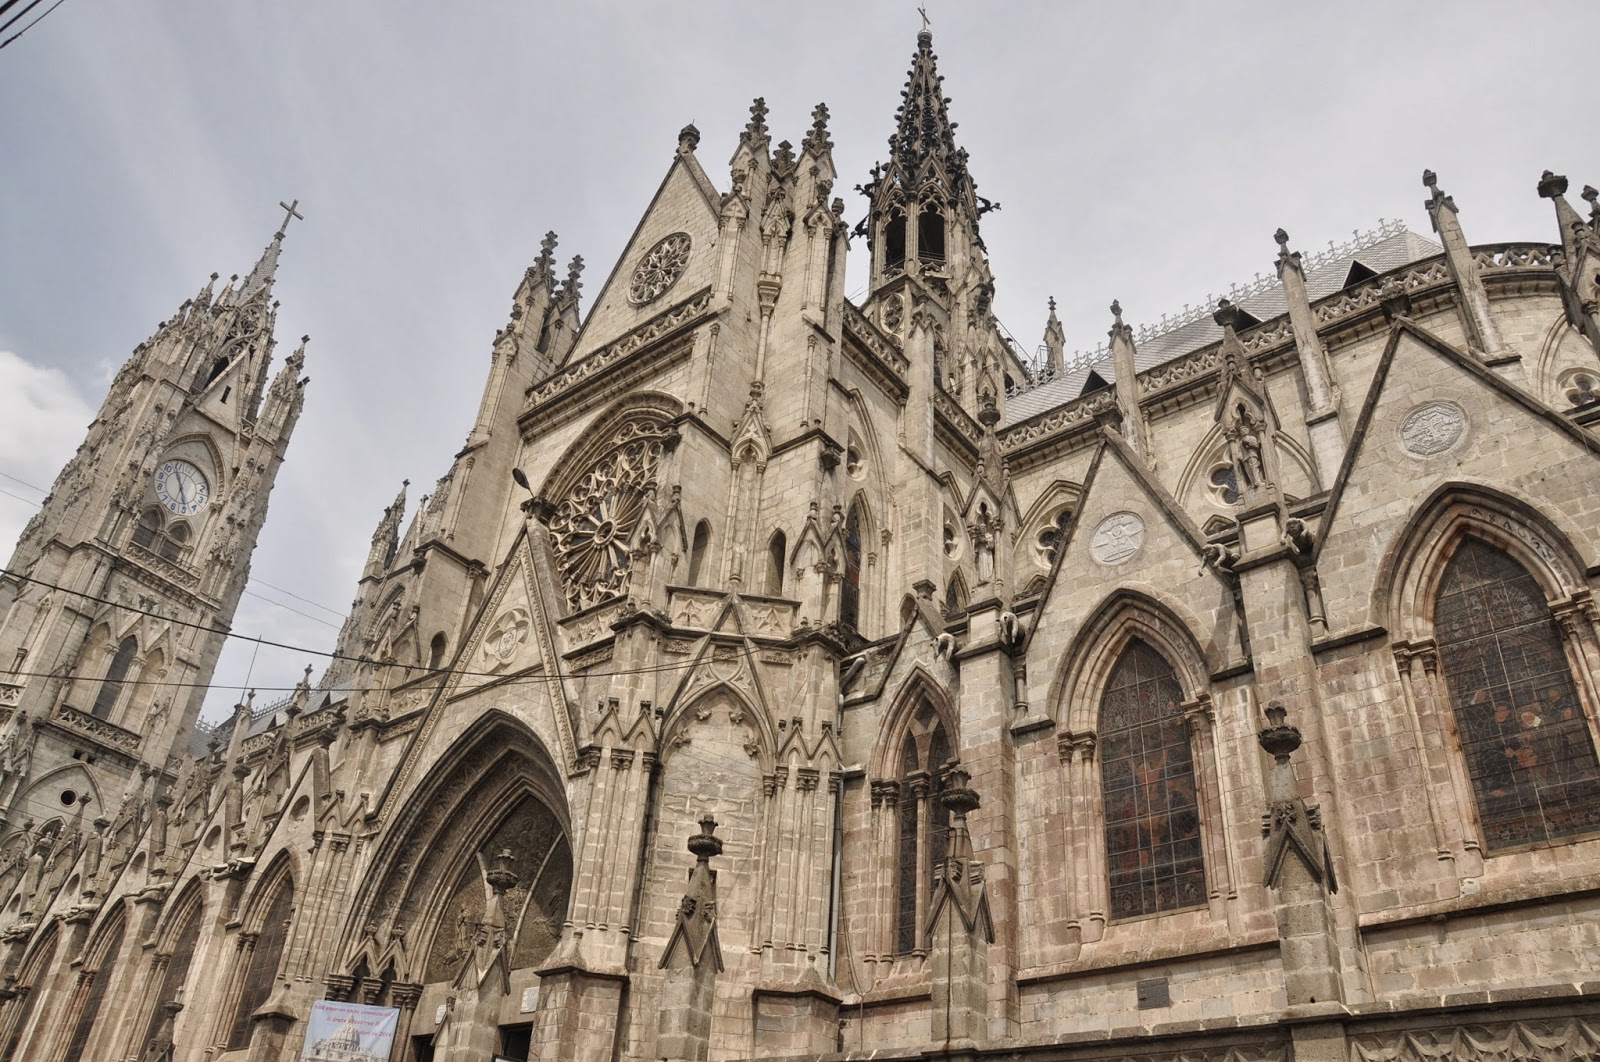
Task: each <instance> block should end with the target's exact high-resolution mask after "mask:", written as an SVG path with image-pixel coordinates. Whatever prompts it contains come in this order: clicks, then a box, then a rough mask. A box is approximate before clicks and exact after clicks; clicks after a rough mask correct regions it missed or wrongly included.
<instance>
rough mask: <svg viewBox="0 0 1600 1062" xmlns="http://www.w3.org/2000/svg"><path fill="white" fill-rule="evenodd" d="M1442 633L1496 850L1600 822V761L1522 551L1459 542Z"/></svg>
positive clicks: (1438, 608)
mask: <svg viewBox="0 0 1600 1062" xmlns="http://www.w3.org/2000/svg"><path fill="white" fill-rule="evenodd" d="M1433 622H1434V640H1435V642H1436V644H1437V646H1438V651H1439V663H1440V670H1441V672H1442V673H1443V675H1444V681H1445V687H1446V689H1447V690H1448V691H1449V694H1450V705H1451V709H1452V710H1453V712H1454V714H1455V723H1456V732H1457V733H1458V734H1459V735H1460V741H1461V753H1462V756H1463V757H1464V758H1465V760H1466V765H1467V776H1468V779H1469V781H1470V783H1471V787H1472V798H1473V802H1474V804H1475V805H1476V807H1477V811H1478V821H1479V824H1480V825H1481V827H1482V830H1483V842H1484V847H1485V849H1486V850H1487V851H1489V852H1491V853H1493V852H1496V851H1505V850H1506V849H1510V848H1517V847H1521V846H1523V845H1528V844H1536V843H1540V842H1548V841H1553V840H1556V839H1558V838H1561V837H1570V836H1573V835H1575V834H1581V833H1589V832H1592V831H1595V830H1600V763H1597V761H1596V757H1595V748H1594V740H1593V738H1592V737H1591V735H1590V733H1589V727H1588V723H1587V721H1586V720H1585V718H1584V710H1583V706H1582V703H1581V702H1580V701H1579V699H1578V689H1577V685H1576V683H1574V681H1573V677H1572V669H1571V666H1570V665H1569V663H1568V661H1567V655H1566V650H1565V647H1564V645H1563V643H1562V637H1561V630H1560V627H1559V626H1558V624H1557V623H1556V620H1555V618H1554V617H1553V616H1552V615H1551V613H1550V604H1549V601H1548V599H1547V598H1546V596H1545V593H1544V590H1543V589H1542V588H1541V587H1540V586H1539V583H1538V582H1537V581H1536V580H1535V579H1534V577H1533V575H1532V574H1531V573H1529V571H1528V570H1527V569H1526V568H1524V567H1523V566H1522V565H1521V564H1519V563H1518V562H1517V561H1516V560H1515V559H1514V558H1512V557H1511V556H1510V555H1509V554H1507V553H1505V552H1504V551H1502V550H1499V549H1496V548H1495V547H1494V546H1491V545H1489V544H1488V543H1487V542H1484V541H1482V540H1480V539H1477V538H1471V537H1468V538H1466V539H1464V540H1463V541H1462V542H1461V545H1460V546H1459V547H1458V548H1457V550H1456V552H1455V554H1454V556H1452V557H1451V558H1450V561H1449V563H1448V564H1446V566H1445V570H1444V574H1443V577H1442V578H1441V580H1440V583H1439V590H1438V594H1437V597H1436V598H1435V600H1434V621H1433Z"/></svg>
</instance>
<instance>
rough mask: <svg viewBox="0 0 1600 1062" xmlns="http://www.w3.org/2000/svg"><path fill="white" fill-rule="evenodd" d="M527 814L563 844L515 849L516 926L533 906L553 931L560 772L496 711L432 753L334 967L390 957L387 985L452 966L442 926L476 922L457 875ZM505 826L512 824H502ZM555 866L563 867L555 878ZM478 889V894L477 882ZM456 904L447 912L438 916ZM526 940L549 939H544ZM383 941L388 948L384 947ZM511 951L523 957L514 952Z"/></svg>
mask: <svg viewBox="0 0 1600 1062" xmlns="http://www.w3.org/2000/svg"><path fill="white" fill-rule="evenodd" d="M524 811H526V812H527V813H528V814H527V815H526V816H524V817H525V818H529V820H530V822H532V820H533V819H536V820H537V822H532V825H531V826H530V829H531V830H532V832H533V833H538V834H539V835H540V836H544V835H545V834H549V835H550V836H551V837H552V838H554V837H556V835H559V841H560V843H561V850H560V851H552V849H551V847H550V846H549V845H545V846H543V847H542V848H541V850H540V851H538V852H537V853H534V852H533V849H534V848H535V847H539V846H537V845H531V844H530V845H528V846H525V849H519V850H518V851H517V852H516V856H517V860H516V862H515V863H514V868H513V869H514V870H515V872H516V873H517V874H518V878H519V885H518V886H517V887H516V888H517V889H519V890H524V891H526V893H527V895H526V896H523V897H522V898H523V899H525V900H529V902H530V903H531V904H533V906H532V907H527V908H525V909H523V914H522V917H523V919H524V921H522V922H520V923H519V925H522V926H525V927H526V926H531V925H532V924H533V923H532V922H530V921H527V920H526V919H527V917H528V912H530V911H533V910H537V911H538V912H541V914H540V915H539V917H543V918H545V919H546V928H547V929H549V928H550V927H549V918H550V917H554V919H555V926H556V927H557V928H558V927H559V925H560V922H561V920H563V919H564V918H565V916H566V911H567V906H568V904H569V902H570V894H571V885H572V880H571V875H572V853H571V844H570V840H568V839H569V838H570V836H571V824H570V818H569V813H568V810H567V804H566V792H565V786H564V784H563V782H562V778H561V772H560V770H559V769H558V767H557V765H556V761H555V759H554V758H553V757H552V756H551V754H550V752H549V750H548V749H547V748H546V747H545V745H544V743H543V742H542V741H541V740H540V739H539V737H538V735H537V734H535V733H534V732H533V730H532V729H531V728H530V727H528V726H527V725H526V724H525V723H523V722H522V721H520V720H518V719H516V718H514V717H512V716H510V715H508V714H507V713H505V712H503V711H500V710H498V709H494V710H490V711H488V712H485V713H484V714H483V715H482V716H480V717H479V718H478V719H477V720H476V721H475V722H473V723H472V725H471V726H469V727H468V728H467V729H466V731H465V732H464V733H463V734H461V735H460V736H459V737H458V738H456V740H455V741H454V742H452V743H451V745H450V746H449V747H448V748H447V749H445V750H444V752H443V753H442V754H441V755H440V756H438V758H437V759H436V760H435V761H434V763H433V767H432V769H430V770H429V771H428V772H427V774H426V775H424V776H423V778H422V780H421V781H420V782H419V783H418V784H417V785H416V787H415V788H414V789H412V790H411V792H410V793H409V794H407V795H406V797H405V799H404V801H403V802H402V803H401V804H400V807H399V810H398V812H397V813H396V814H395V815H394V817H393V818H392V820H391V821H390V822H389V823H388V824H387V828H386V829H385V830H384V833H383V837H382V840H381V841H380V843H379V847H378V851H377V854H376V855H375V857H374V859H373V861H372V863H371V865H370V866H371V869H370V870H369V871H368V873H367V875H366V877H365V879H364V880H363V881H362V883H361V884H360V886H359V887H358V889H357V893H356V900H355V902H354V903H353V904H352V905H351V909H350V915H349V917H348V919H347V921H346V922H345V926H344V932H343V935H342V941H341V943H340V945H339V948H338V951H337V954H338V955H339V956H341V958H340V960H339V961H338V962H337V963H336V964H335V968H336V969H338V970H340V971H351V970H354V969H355V968H356V967H357V965H358V964H359V963H360V962H361V960H362V959H363V957H365V958H366V960H367V962H368V968H369V971H382V970H383V969H384V968H385V967H386V966H387V965H388V964H389V963H390V962H391V961H392V962H393V963H394V967H395V969H394V975H393V983H395V984H400V983H405V984H407V985H411V986H420V985H421V984H423V983H424V981H423V979H424V978H425V977H427V976H429V974H430V967H433V969H432V971H431V972H437V967H436V966H434V961H435V959H437V960H438V961H439V962H444V963H446V964H448V962H447V960H448V958H449V956H450V955H451V954H453V952H452V949H453V948H455V947H456V946H457V945H458V944H459V941H455V940H453V939H451V940H446V939H445V934H446V932H447V931H450V932H453V931H455V930H456V929H458V928H459V924H460V922H461V919H460V918H454V916H455V915H463V916H464V917H465V919H466V920H467V921H468V922H470V921H471V920H472V914H473V912H472V910H471V909H468V908H470V903H471V899H470V897H471V890H470V889H468V888H465V887H464V886H463V875H464V874H465V873H466V872H467V871H470V870H472V869H473V868H474V867H476V866H478V864H479V859H478V857H479V856H480V855H481V854H482V851H481V850H483V849H484V848H485V847H486V846H488V845H490V844H492V843H496V839H497V838H498V837H500V835H501V832H502V830H503V829H505V828H509V829H511V831H512V832H514V833H515V832H517V831H518V830H519V829H521V827H520V826H519V825H517V823H518V822H520V821H521V819H519V815H523V812H524ZM508 823H511V824H512V825H511V826H510V827H507V824H508ZM491 854H492V853H491ZM546 856H549V857H550V860H549V861H548V862H544V864H543V866H544V869H543V870H542V871H541V870H540V869H539V867H537V866H534V865H532V864H529V865H524V862H523V861H524V859H537V860H539V861H544V860H545V857H546ZM552 871H558V872H559V873H557V874H556V875H555V877H551V876H550V874H551V872H552ZM558 878H559V880H557V879H558ZM538 882H543V884H544V886H545V891H543V892H538V893H537V895H536V894H535V892H536V890H535V889H533V888H530V887H529V883H538ZM479 892H480V896H479V899H480V900H481V892H482V885H481V882H480V883H479ZM452 904H454V905H455V906H454V907H451V911H452V912H453V913H452V915H451V917H442V916H439V915H438V912H439V911H440V910H442V909H444V908H446V907H450V906H451V905H452ZM463 904H465V905H467V906H465V907H463V906H462V905H463ZM551 911H554V912H555V914H554V915H553V916H552V915H551V913H550V912H551ZM452 918H454V920H452ZM447 923H448V925H447ZM397 932H400V933H402V935H403V936H404V938H405V941H404V947H403V948H400V949H397V948H395V947H393V946H392V944H393V942H394V940H395V936H396V933H397ZM553 932H554V930H553V929H552V930H551V933H552V934H553ZM528 940H529V941H533V943H547V944H550V945H553V944H554V939H553V936H549V935H547V936H545V937H540V939H539V941H534V940H533V938H532V937H529V938H528ZM382 941H389V942H390V944H391V946H388V947H383V946H380V942H382ZM531 946H532V945H531V944H530V947H531ZM440 949H442V950H440ZM436 952H437V954H435V953H436ZM513 953H514V955H518V954H522V953H521V952H517V951H516V950H515V949H514V951H513ZM537 958H542V955H540V956H538V957H537ZM528 961H529V962H536V961H537V959H529V960H528ZM401 1032H402V1034H403V1032H404V1030H401Z"/></svg>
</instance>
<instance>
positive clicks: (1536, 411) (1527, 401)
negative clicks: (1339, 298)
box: [1314, 317, 1595, 555]
mask: <svg viewBox="0 0 1600 1062" xmlns="http://www.w3.org/2000/svg"><path fill="white" fill-rule="evenodd" d="M1408 337H1409V338H1410V339H1412V340H1415V344H1414V346H1413V347H1412V349H1417V350H1420V351H1425V352H1427V353H1428V354H1430V355H1431V356H1433V357H1435V358H1437V359H1438V360H1440V361H1443V362H1444V363H1445V364H1448V365H1451V366H1453V367H1455V368H1456V369H1459V370H1460V371H1461V373H1462V374H1463V375H1464V376H1465V378H1466V379H1467V380H1470V381H1471V383H1470V384H1468V385H1467V388H1469V389H1476V388H1478V387H1481V388H1486V389H1488V390H1490V391H1492V392H1494V393H1495V394H1497V395H1498V396H1499V397H1500V398H1502V399H1504V400H1505V401H1506V402H1507V403H1508V404H1509V405H1511V406H1512V407H1514V408H1517V409H1520V410H1522V411H1523V413H1524V414H1526V416H1527V417H1529V418H1531V419H1533V420H1535V421H1538V422H1540V423H1542V424H1544V425H1545V426H1547V427H1548V428H1550V429H1552V430H1554V431H1556V432H1557V433H1559V434H1561V435H1564V436H1566V437H1568V438H1570V439H1571V440H1572V441H1573V442H1574V443H1575V444H1576V445H1577V446H1578V447H1580V448H1581V449H1582V450H1584V451H1586V452H1589V453H1594V452H1595V438H1594V436H1593V435H1591V434H1590V433H1589V432H1587V431H1585V430H1584V429H1583V428H1581V427H1579V426H1578V425H1576V424H1574V423H1573V422H1572V421H1570V420H1568V419H1567V418H1566V417H1564V416H1562V415H1561V414H1560V413H1557V412H1556V411H1555V410H1553V409H1551V408H1550V407H1549V406H1547V405H1545V404H1544V403H1543V402H1541V401H1539V400H1538V399H1537V398H1535V397H1534V396H1533V395H1531V394H1529V393H1528V392H1527V391H1524V390H1523V389H1522V388H1520V387H1518V386H1516V385H1515V384H1513V383H1511V382H1510V381H1508V380H1506V379H1505V378H1504V377H1502V376H1500V375H1499V374H1498V373H1495V372H1493V371H1491V370H1490V369H1489V368H1488V367H1487V366H1485V365H1484V364H1483V363H1482V362H1480V361H1478V359H1476V358H1474V357H1472V356H1471V355H1469V354H1467V353H1466V352H1464V351H1461V350H1459V349H1457V348H1456V347H1454V346H1452V345H1451V344H1450V343H1448V342H1446V341H1445V340H1443V339H1441V338H1440V337H1438V336H1436V335H1434V334H1433V333H1432V332H1430V331H1428V330H1427V329H1425V328H1423V327H1422V326H1421V325H1419V324H1417V323H1416V322H1415V321H1413V320H1411V319H1410V318H1407V317H1398V318H1396V319H1395V322H1394V325H1393V326H1392V328H1391V329H1390V333H1389V342H1388V344H1387V345H1386V346H1385V347H1384V349H1383V355H1382V357H1380V358H1379V359H1378V366H1377V368H1376V370H1375V371H1374V372H1373V374H1372V384H1371V386H1370V387H1368V389H1367V397H1366V399H1365V400H1364V401H1363V402H1362V404H1361V412H1360V413H1359V414H1358V415H1357V417H1356V423H1355V427H1354V428H1353V429H1352V431H1351V433H1350V443H1349V445H1348V446H1347V447H1346V449H1345V455H1344V461H1343V462H1342V463H1341V464H1340V466H1339V473H1338V475H1337V476H1336V477H1335V478H1334V481H1333V487H1332V488H1331V489H1330V490H1329V492H1328V503H1327V506H1326V507H1325V508H1324V510H1323V514H1322V523H1321V526H1320V527H1319V528H1318V530H1317V540H1316V550H1315V554H1314V555H1320V554H1321V552H1322V547H1323V545H1324V544H1325V543H1326V542H1327V541H1328V537H1329V535H1330V534H1332V531H1333V528H1334V527H1335V526H1336V525H1337V524H1338V522H1339V516H1340V513H1341V503H1342V502H1343V501H1344V496H1345V493H1346V492H1347V490H1348V488H1349V485H1350V482H1351V478H1352V474H1353V473H1354V471H1355V469H1356V466H1357V465H1358V464H1359V463H1360V462H1361V461H1362V459H1363V456H1364V455H1365V453H1366V450H1367V440H1368V437H1369V435H1370V434H1371V428H1372V424H1373V421H1374V418H1375V417H1376V416H1377V414H1378V412H1379V408H1380V407H1381V406H1383V405H1384V399H1385V397H1386V393H1385V385H1386V383H1387V382H1388V379H1389V373H1390V371H1391V370H1392V369H1393V367H1394V364H1395V361H1396V358H1397V356H1398V355H1399V353H1400V351H1401V350H1402V348H1403V347H1404V346H1405V344H1403V342H1402V340H1403V339H1405V338H1408ZM1430 383H1439V384H1442V383H1443V381H1442V380H1441V379H1440V378H1439V377H1431V378H1430ZM1450 391H1451V389H1450V387H1449V386H1448V385H1447V384H1446V385H1444V386H1441V387H1439V388H1438V394H1437V395H1432V394H1430V396H1429V398H1430V399H1434V398H1437V399H1446V398H1448V397H1449V395H1450ZM1413 402H1414V399H1413ZM1410 408H1411V406H1409V405H1408V406H1407V409H1410ZM1474 427H1475V430H1476V431H1477V432H1478V433H1479V434H1480V435H1481V434H1485V433H1486V431H1487V428H1488V425H1483V424H1479V425H1475V426H1474ZM1495 427H1496V431H1495V434H1496V435H1497V436H1501V437H1505V436H1506V435H1508V432H1507V431H1506V430H1505V429H1506V427H1507V426H1506V425H1500V424H1497V425H1496V426H1495ZM1418 471H1421V466H1420V465H1419V466H1418ZM1461 471H1462V470H1461V469H1460V468H1459V467H1457V468H1453V469H1452V472H1454V473H1455V474H1457V475H1459V473H1460V472H1461ZM1441 477H1443V473H1441ZM1415 486H1416V487H1417V488H1418V489H1416V490H1413V491H1412V494H1413V496H1415V495H1420V494H1423V493H1426V490H1425V489H1424V488H1423V487H1422V485H1421V484H1415Z"/></svg>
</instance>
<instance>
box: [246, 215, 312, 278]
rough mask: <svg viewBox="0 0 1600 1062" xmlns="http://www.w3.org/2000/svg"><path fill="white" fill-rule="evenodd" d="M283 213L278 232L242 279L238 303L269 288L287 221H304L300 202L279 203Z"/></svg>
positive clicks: (281, 248) (275, 274)
mask: <svg viewBox="0 0 1600 1062" xmlns="http://www.w3.org/2000/svg"><path fill="white" fill-rule="evenodd" d="M278 205H279V206H280V207H282V208H283V209H284V211H285V213H284V216H283V224H282V225H279V226H278V231H277V232H274V233H273V234H272V239H271V240H269V241H268V242H267V248H266V250H264V251H262V252H261V258H260V260H259V261H257V262H256V265H255V268H254V269H252V270H250V274H249V275H248V276H247V277H245V278H244V283H243V284H241V285H240V286H239V294H238V301H240V302H243V301H245V300H246V299H248V298H250V296H251V295H254V294H255V293H256V292H258V291H260V290H262V289H265V288H270V287H271V286H272V282H273V280H274V279H275V278H276V277H277V275H278V254H279V253H280V252H281V251H282V250H283V237H284V234H285V233H287V232H288V230H289V220H290V219H291V218H299V219H300V220H302V221H304V220H305V216H304V215H303V214H301V213H300V211H299V209H298V208H299V206H300V200H298V199H296V200H295V201H294V202H293V203H279V204H278Z"/></svg>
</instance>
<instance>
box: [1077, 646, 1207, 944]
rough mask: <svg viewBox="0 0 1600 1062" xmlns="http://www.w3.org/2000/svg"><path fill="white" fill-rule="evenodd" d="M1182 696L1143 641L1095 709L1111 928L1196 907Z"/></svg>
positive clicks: (1195, 822) (1201, 892)
mask: <svg viewBox="0 0 1600 1062" xmlns="http://www.w3.org/2000/svg"><path fill="white" fill-rule="evenodd" d="M1182 703H1183V690H1182V687H1181V686H1180V685H1179V684H1178V678H1177V675H1176V673H1175V672H1174V671H1173V669H1172V666H1171V665H1170V664H1169V663H1167V661H1166V660H1165V658H1163V657H1162V656H1161V654H1160V653H1158V652H1156V651H1155V650H1154V649H1152V648H1151V647H1150V646H1149V645H1148V644H1146V643H1145V642H1142V641H1139V640H1137V639H1135V640H1134V641H1132V642H1130V643H1129V644H1128V647H1127V648H1126V649H1124V650H1123V652H1122V655H1121V657H1120V658H1119V659H1118V660H1117V665H1116V667H1115V669H1114V670H1113V671H1112V674H1111V679H1110V681H1109V682H1108V683H1107V684H1106V690H1105V693H1104V695H1103V697H1102V699H1101V702H1100V735H1099V758H1100V785H1101V807H1102V810H1103V813H1104V816H1105V837H1106V870H1107V874H1108V876H1109V890H1110V914H1111V917H1112V918H1113V919H1117V918H1136V917H1139V916H1141V915H1149V914H1156V913H1158V912H1161V911H1175V910H1181V909H1183V908H1186V907H1196V906H1199V905H1201V904H1203V903H1205V902H1206V880H1205V859H1204V855H1203V850H1202V847H1201V836H1200V805H1199V797H1198V793H1197V791H1196V787H1195V775H1194V762H1193V757H1192V754H1191V752H1190V744H1189V728H1188V725H1187V723H1186V722H1185V721H1184V716H1183V708H1182Z"/></svg>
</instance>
